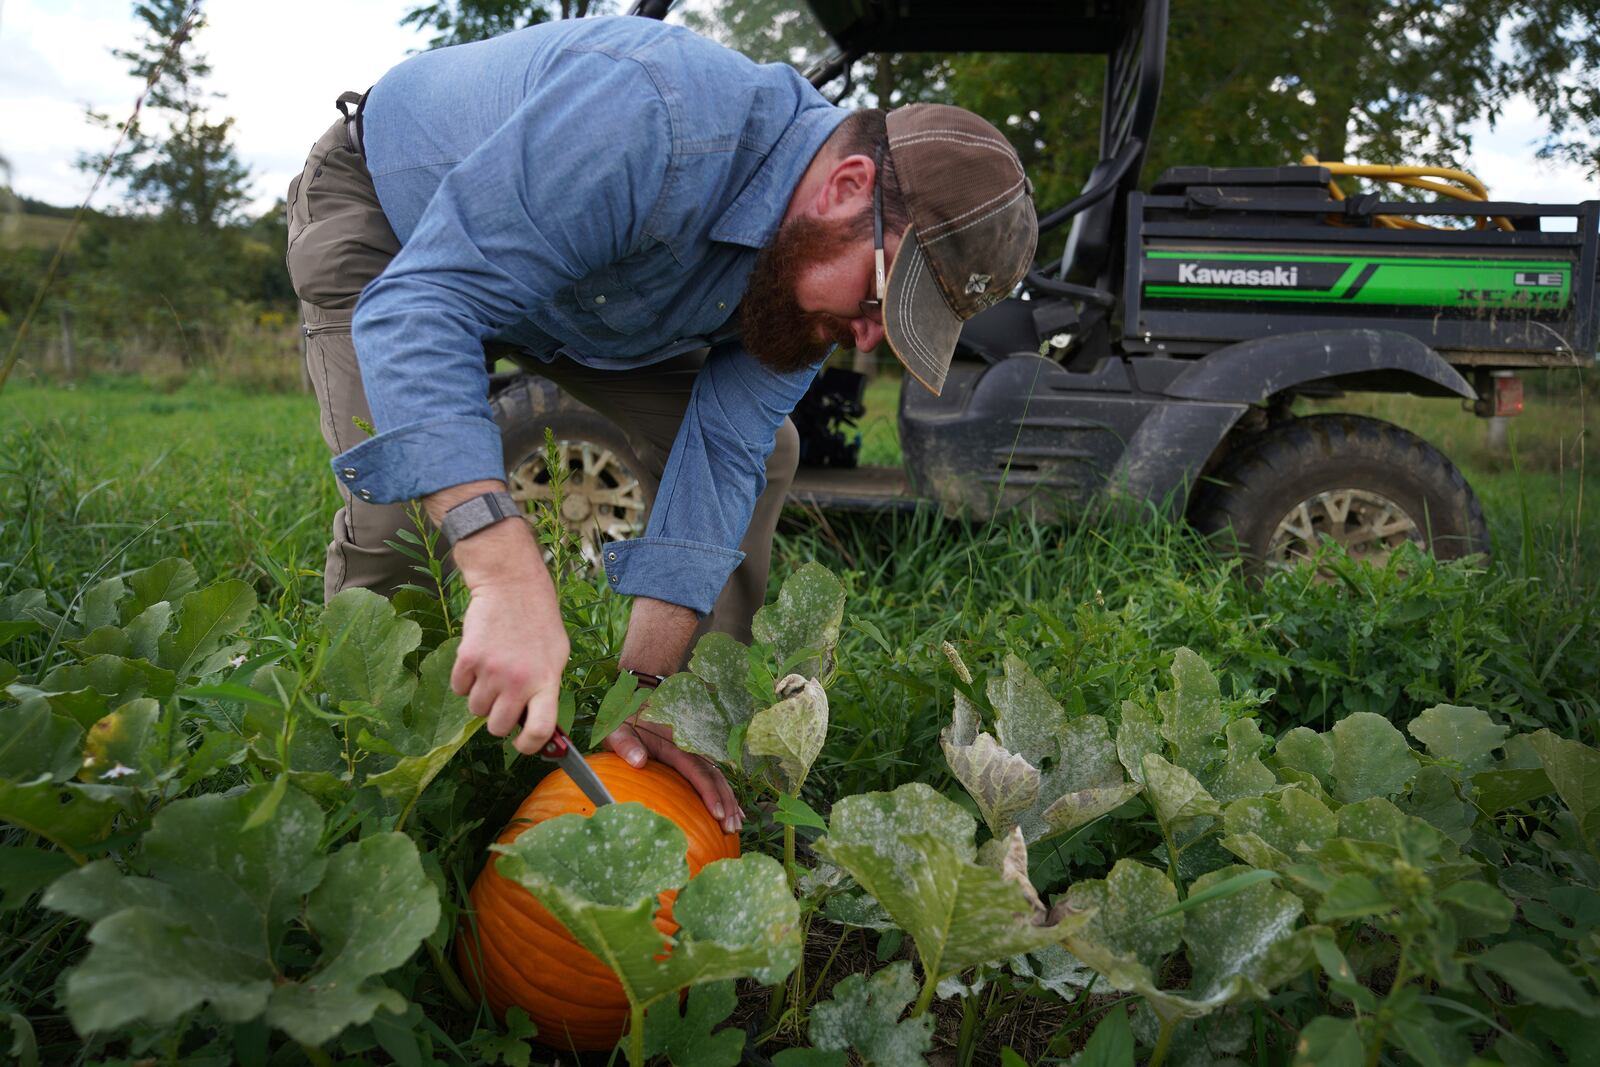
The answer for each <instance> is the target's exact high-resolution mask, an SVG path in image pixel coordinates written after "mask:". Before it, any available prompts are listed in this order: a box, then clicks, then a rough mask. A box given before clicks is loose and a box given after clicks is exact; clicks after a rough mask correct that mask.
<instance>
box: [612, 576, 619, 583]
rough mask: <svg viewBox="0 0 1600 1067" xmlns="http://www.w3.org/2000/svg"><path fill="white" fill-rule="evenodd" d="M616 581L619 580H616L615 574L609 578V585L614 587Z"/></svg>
mask: <svg viewBox="0 0 1600 1067" xmlns="http://www.w3.org/2000/svg"><path fill="white" fill-rule="evenodd" d="M618 581H619V579H618V578H617V576H616V575H615V574H613V575H612V576H611V584H612V585H616V584H617V582H618Z"/></svg>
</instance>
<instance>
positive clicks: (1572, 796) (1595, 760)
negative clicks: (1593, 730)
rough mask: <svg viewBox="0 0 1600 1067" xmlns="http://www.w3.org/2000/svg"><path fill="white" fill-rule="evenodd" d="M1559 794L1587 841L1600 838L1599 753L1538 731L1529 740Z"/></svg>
mask: <svg viewBox="0 0 1600 1067" xmlns="http://www.w3.org/2000/svg"><path fill="white" fill-rule="evenodd" d="M1528 740H1529V742H1530V743H1531V744H1532V745H1533V750H1534V751H1535V752H1536V753H1538V755H1539V763H1540V765H1542V766H1543V767H1544V773H1545V774H1546V775H1548V776H1549V778H1550V784H1551V785H1553V786H1555V790H1556V795H1557V796H1559V797H1560V798H1561V802H1562V803H1563V804H1565V805H1566V806H1567V810H1568V811H1570V812H1572V814H1573V816H1574V817H1575V818H1576V819H1577V820H1578V831H1579V832H1580V833H1582V834H1583V836H1584V837H1586V838H1591V839H1592V838H1594V837H1595V836H1596V835H1600V751H1596V750H1595V749H1592V748H1590V747H1589V746H1588V745H1584V744H1579V743H1578V742H1577V741H1568V740H1566V739H1565V738H1562V737H1557V736H1556V735H1555V734H1553V733H1551V732H1550V731H1549V730H1539V731H1536V732H1535V733H1533V734H1531V735H1530V736H1529V738H1528Z"/></svg>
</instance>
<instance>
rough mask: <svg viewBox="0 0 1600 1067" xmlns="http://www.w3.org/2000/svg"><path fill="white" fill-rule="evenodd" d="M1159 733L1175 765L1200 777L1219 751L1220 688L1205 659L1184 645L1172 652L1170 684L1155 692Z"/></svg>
mask: <svg viewBox="0 0 1600 1067" xmlns="http://www.w3.org/2000/svg"><path fill="white" fill-rule="evenodd" d="M1156 708H1157V709H1158V710H1159V711H1160V712H1161V736H1162V737H1164V738H1166V740H1167V743H1168V744H1170V745H1171V746H1172V748H1173V752H1174V754H1175V757H1176V758H1175V759H1174V760H1173V762H1174V763H1176V764H1177V765H1178V766H1180V767H1182V768H1184V769H1185V770H1187V771H1189V772H1190V773H1191V774H1193V775H1195V776H1196V777H1203V776H1204V775H1205V774H1206V772H1207V771H1209V770H1210V768H1211V766H1212V764H1213V763H1215V762H1216V761H1217V760H1218V759H1219V758H1220V757H1221V755H1222V753H1221V751H1220V748H1219V746H1218V743H1217V742H1218V740H1219V738H1221V736H1222V729H1223V726H1224V724H1225V722H1226V720H1225V719H1224V717H1223V714H1222V690H1221V687H1220V686H1219V685H1218V684H1217V678H1216V675H1214V674H1212V673H1211V668H1210V667H1208V666H1206V662H1205V660H1203V659H1201V658H1200V657H1199V656H1197V655H1195V654H1194V653H1193V652H1191V651H1190V650H1189V649H1187V648H1180V649H1178V650H1177V651H1176V652H1174V653H1173V655H1172V688H1171V689H1169V690H1166V691H1165V692H1161V693H1157V694H1156Z"/></svg>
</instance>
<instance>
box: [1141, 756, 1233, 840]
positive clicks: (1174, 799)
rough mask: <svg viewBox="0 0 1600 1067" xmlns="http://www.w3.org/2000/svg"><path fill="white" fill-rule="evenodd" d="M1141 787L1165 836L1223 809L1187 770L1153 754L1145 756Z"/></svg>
mask: <svg viewBox="0 0 1600 1067" xmlns="http://www.w3.org/2000/svg"><path fill="white" fill-rule="evenodd" d="M1144 788H1145V796H1146V797H1147V798H1148V799H1149V801H1150V806H1151V807H1152V808H1154V809H1155V813H1156V820H1157V821H1158V822H1160V823H1161V825H1162V826H1163V827H1165V828H1166V831H1167V832H1168V833H1172V832H1173V830H1175V829H1187V828H1188V827H1189V825H1190V824H1191V823H1194V822H1196V821H1197V820H1199V819H1210V818H1215V817H1217V816H1219V815H1221V814H1222V809H1221V808H1220V807H1219V806H1218V804H1217V801H1216V799H1215V798H1214V797H1212V795H1211V794H1210V793H1208V792H1206V790H1205V787H1204V786H1202V785H1201V784H1200V783H1199V782H1198V781H1197V780H1196V779H1195V777H1194V775H1192V774H1190V773H1189V772H1188V771H1187V770H1185V769H1184V768H1182V767H1177V766H1174V765H1173V764H1171V763H1168V762H1167V761H1166V760H1164V759H1162V758H1161V757H1160V756H1157V755H1155V754H1154V753H1151V754H1148V755H1146V756H1145V757H1144Z"/></svg>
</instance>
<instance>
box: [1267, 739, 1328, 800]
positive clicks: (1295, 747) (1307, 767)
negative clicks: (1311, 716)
mask: <svg viewBox="0 0 1600 1067" xmlns="http://www.w3.org/2000/svg"><path fill="white" fill-rule="evenodd" d="M1272 762H1273V764H1274V765H1275V766H1278V767H1280V768H1281V767H1292V768H1293V769H1295V770H1297V771H1304V772H1305V773H1307V774H1309V775H1312V776H1313V777H1315V778H1316V780H1317V781H1318V782H1319V783H1321V785H1322V787H1323V788H1324V789H1326V788H1327V787H1328V786H1329V785H1330V784H1331V783H1332V782H1333V742H1331V741H1329V740H1328V738H1327V736H1326V735H1324V734H1319V733H1317V732H1316V731H1315V730H1309V729H1307V728H1306V727H1304V726H1296V727H1295V728H1294V729H1293V730H1290V731H1289V732H1288V733H1286V734H1284V735H1283V737H1281V738H1279V740H1278V744H1277V745H1276V746H1275V747H1274V748H1273V750H1272Z"/></svg>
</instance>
